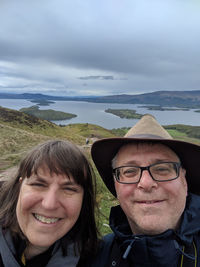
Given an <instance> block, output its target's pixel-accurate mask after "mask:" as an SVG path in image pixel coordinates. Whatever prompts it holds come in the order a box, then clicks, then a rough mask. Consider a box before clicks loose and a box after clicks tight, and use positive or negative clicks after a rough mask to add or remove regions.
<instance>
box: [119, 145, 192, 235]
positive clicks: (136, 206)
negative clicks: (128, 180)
mask: <svg viewBox="0 0 200 267" xmlns="http://www.w3.org/2000/svg"><path fill="white" fill-rule="evenodd" d="M168 161H170V162H179V161H180V160H179V159H178V157H177V155H176V154H175V153H174V152H173V151H172V150H171V149H170V148H168V147H167V146H165V145H162V144H149V143H139V144H127V145H125V146H123V147H121V148H120V150H119V152H118V154H117V158H116V166H115V167H120V166H126V165H133V166H140V167H142V166H143V167H144V166H148V165H151V164H154V163H160V162H168ZM115 189H116V193H117V198H118V200H119V203H120V206H121V207H122V209H123V211H124V213H125V214H126V216H127V219H128V222H129V224H130V227H131V229H132V232H133V233H134V234H147V235H154V234H160V233H162V232H164V231H166V230H168V229H176V228H177V227H178V224H179V222H180V218H181V215H182V213H183V211H184V208H185V203H186V196H187V182H186V179H185V170H184V169H183V168H180V174H179V177H178V178H177V179H175V180H172V181H167V182H157V181H154V180H153V179H152V177H151V176H150V174H149V173H148V171H147V170H144V171H143V173H142V177H141V179H140V181H139V182H138V183H137V184H120V183H118V182H117V181H115Z"/></svg>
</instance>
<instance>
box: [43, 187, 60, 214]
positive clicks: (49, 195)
mask: <svg viewBox="0 0 200 267" xmlns="http://www.w3.org/2000/svg"><path fill="white" fill-rule="evenodd" d="M42 206H43V207H44V208H45V209H56V208H58V206H59V196H58V192H57V191H56V190H54V189H48V190H47V191H46V192H44V194H43V199H42Z"/></svg>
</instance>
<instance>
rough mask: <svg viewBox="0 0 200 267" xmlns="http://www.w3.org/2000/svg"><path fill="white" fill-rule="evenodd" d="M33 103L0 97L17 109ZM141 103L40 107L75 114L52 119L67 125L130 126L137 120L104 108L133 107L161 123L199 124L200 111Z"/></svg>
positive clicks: (0, 102) (0, 101) (68, 103)
mask: <svg viewBox="0 0 200 267" xmlns="http://www.w3.org/2000/svg"><path fill="white" fill-rule="evenodd" d="M33 105H35V103H32V102H30V101H28V100H23V99H17V100H15V99H0V106H2V107H6V108H11V109H15V110H19V109H20V108H23V107H30V106H33ZM140 106H142V105H135V104H107V103H106V104H105V103H88V102H78V101H55V103H54V104H50V105H49V106H40V109H54V110H58V111H64V112H68V113H73V114H76V115H77V117H76V118H73V119H70V120H61V121H53V122H54V123H56V124H62V125H67V124H70V123H92V124H97V125H99V126H102V127H104V128H107V129H113V128H120V127H131V126H133V125H134V124H135V123H136V122H137V121H138V120H134V119H121V118H119V117H117V116H115V115H112V114H109V113H106V112H105V109H107V108H112V109H135V110H136V111H137V113H140V114H146V113H149V114H152V115H153V116H155V117H156V119H157V120H158V122H159V123H160V124H162V125H169V124H187V125H196V126H199V125H200V113H197V112H194V110H190V111H181V110H180V111H152V110H148V109H147V108H140Z"/></svg>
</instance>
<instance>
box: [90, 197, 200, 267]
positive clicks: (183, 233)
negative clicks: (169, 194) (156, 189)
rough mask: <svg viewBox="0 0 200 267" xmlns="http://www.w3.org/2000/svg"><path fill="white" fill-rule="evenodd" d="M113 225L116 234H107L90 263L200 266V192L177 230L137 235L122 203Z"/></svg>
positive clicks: (126, 266) (113, 216) (95, 266)
mask: <svg viewBox="0 0 200 267" xmlns="http://www.w3.org/2000/svg"><path fill="white" fill-rule="evenodd" d="M110 227H111V229H112V230H113V234H111V235H108V236H106V237H105V241H104V242H102V247H101V250H100V252H99V255H98V256H97V258H96V259H95V260H94V261H93V262H92V263H90V265H89V266H92V267H108V266H114V267H130V266H134V267H142V266H144V267H177V266H197V267H200V196H197V195H193V194H189V196H188V197H187V204H186V209H185V211H184V213H183V215H182V222H181V225H180V227H179V229H178V230H177V231H173V230H167V231H165V232H164V233H162V234H159V235H154V236H147V235H138V236H136V235H133V234H132V232H131V229H130V227H129V224H128V221H127V218H126V216H125V214H124V212H123V211H122V209H121V208H120V206H117V207H113V208H112V209H111V214H110ZM195 254H197V255H196V258H195ZM195 264H196V265H195Z"/></svg>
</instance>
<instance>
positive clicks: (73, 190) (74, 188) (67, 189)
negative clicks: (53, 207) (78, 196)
mask: <svg viewBox="0 0 200 267" xmlns="http://www.w3.org/2000/svg"><path fill="white" fill-rule="evenodd" d="M64 190H65V191H69V192H77V188H76V187H65V188H64Z"/></svg>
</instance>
